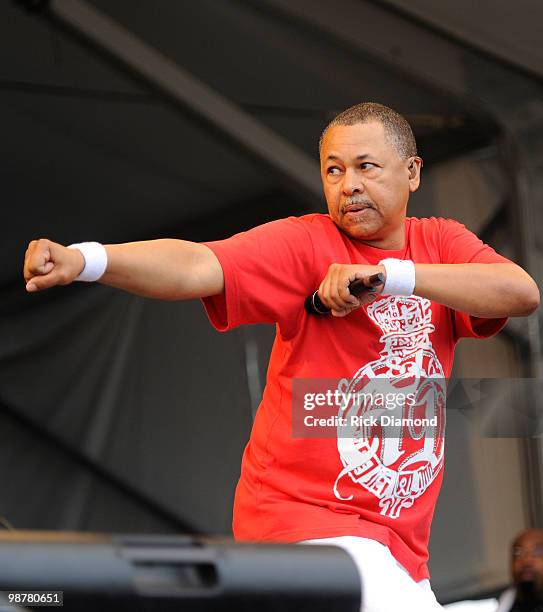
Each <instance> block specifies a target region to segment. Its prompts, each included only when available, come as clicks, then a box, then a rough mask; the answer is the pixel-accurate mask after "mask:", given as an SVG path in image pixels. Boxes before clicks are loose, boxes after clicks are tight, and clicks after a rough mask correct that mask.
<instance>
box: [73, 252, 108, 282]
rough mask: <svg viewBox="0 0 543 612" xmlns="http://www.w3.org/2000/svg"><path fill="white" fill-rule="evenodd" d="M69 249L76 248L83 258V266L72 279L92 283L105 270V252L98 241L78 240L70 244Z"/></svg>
mask: <svg viewBox="0 0 543 612" xmlns="http://www.w3.org/2000/svg"><path fill="white" fill-rule="evenodd" d="M68 248H69V249H78V250H79V251H81V253H82V255H83V259H84V260H85V267H84V268H83V270H82V271H81V273H80V274H79V276H77V277H76V278H75V279H74V280H76V281H85V282H87V283H92V282H94V281H97V280H98V279H99V278H100V277H101V276H102V275H103V274H104V272H105V271H106V268H107V252H106V248H105V247H104V245H103V244H100V243H99V242H79V243H77V244H70V246H69V247H68Z"/></svg>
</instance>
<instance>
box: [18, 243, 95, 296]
mask: <svg viewBox="0 0 543 612" xmlns="http://www.w3.org/2000/svg"><path fill="white" fill-rule="evenodd" d="M84 267H85V259H84V257H83V255H82V253H81V251H79V250H78V249H69V248H68V247H65V246H62V245H61V244H58V243H56V242H52V241H51V240H47V239H46V238H42V239H40V240H32V242H30V244H29V245H28V248H27V249H26V253H25V263H24V268H23V275H24V278H25V281H26V290H27V291H29V292H33V291H41V290H42V289H49V287H54V286H55V285H68V284H69V283H71V282H72V281H73V280H74V279H75V278H76V277H77V276H78V275H79V274H80V272H81V271H82V270H83V268H84Z"/></svg>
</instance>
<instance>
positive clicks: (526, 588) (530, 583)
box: [497, 529, 543, 612]
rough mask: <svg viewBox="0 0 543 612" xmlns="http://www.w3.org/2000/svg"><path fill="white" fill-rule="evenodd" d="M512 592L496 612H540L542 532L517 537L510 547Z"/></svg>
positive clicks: (542, 599)
mask: <svg viewBox="0 0 543 612" xmlns="http://www.w3.org/2000/svg"><path fill="white" fill-rule="evenodd" d="M511 575H512V577H513V588H511V589H508V590H507V591H505V592H504V593H503V594H502V596H501V597H500V602H499V607H498V611H497V612H543V529H528V530H526V531H523V532H522V533H520V534H519V535H518V536H517V537H516V538H515V540H514V541H513V545H512V546H511Z"/></svg>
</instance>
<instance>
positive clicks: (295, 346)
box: [203, 214, 510, 581]
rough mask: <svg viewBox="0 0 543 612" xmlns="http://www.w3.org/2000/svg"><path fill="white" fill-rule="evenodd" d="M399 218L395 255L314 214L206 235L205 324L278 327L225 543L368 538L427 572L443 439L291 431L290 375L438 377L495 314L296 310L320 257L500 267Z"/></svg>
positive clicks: (373, 307)
mask: <svg viewBox="0 0 543 612" xmlns="http://www.w3.org/2000/svg"><path fill="white" fill-rule="evenodd" d="M405 228H406V233H405V235H406V241H405V248H403V249H401V250H398V251H390V250H382V249H378V248H375V247H371V246H368V245H365V244H363V243H361V242H358V241H356V240H353V239H351V238H349V237H348V236H347V235H346V234H344V233H343V232H341V231H340V230H338V228H337V227H336V225H335V224H334V223H333V221H332V220H331V219H330V217H329V216H328V215H323V214H311V215H306V216H303V217H289V218H287V219H280V220H278V221H272V222H271V223H266V224H264V225H261V226H259V227H256V228H254V229H252V230H250V231H247V232H243V233H240V234H237V235H235V236H233V237H231V238H229V239H227V240H221V241H217V242H210V243H206V244H207V246H209V248H211V249H212V250H213V252H214V253H215V255H216V256H217V258H218V259H219V262H220V263H221V266H222V269H223V272H224V279H225V290H224V292H223V293H222V294H220V295H218V296H213V297H209V298H205V299H204V300H203V302H204V305H205V308H206V311H207V314H208V316H209V319H210V320H211V322H212V324H213V325H214V326H215V327H216V329H218V330H220V331H227V330H230V329H232V328H234V327H236V326H238V325H242V324H245V323H276V337H275V342H274V345H273V349H272V353H271V357H270V363H269V368H268V374H267V381H266V388H265V390H264V394H263V399H262V402H261V404H260V407H259V409H258V411H257V415H256V418H255V421H254V425H253V429H252V432H251V437H250V440H249V443H248V444H247V446H246V448H245V451H244V454H243V461H242V468H241V477H240V480H239V482H238V485H237V489H236V496H235V502H234V520H233V529H234V535H235V537H236V539H237V540H243V541H268V542H296V541H300V540H307V539H314V538H324V537H334V536H341V535H351V536H361V537H366V538H372V539H375V540H377V541H379V542H381V543H382V544H384V545H386V546H388V547H389V549H390V551H391V552H392V554H393V555H394V557H395V558H396V559H397V560H398V562H399V563H401V564H402V565H403V566H404V567H405V568H406V569H407V570H408V571H409V573H410V574H411V576H412V577H413V578H414V580H416V581H419V580H422V579H423V578H427V577H428V576H429V574H428V568H427V565H426V562H427V559H428V540H429V536H430V525H431V521H432V517H433V513H434V508H435V504H436V501H437V496H438V493H439V489H440V487H441V481H442V477H443V470H442V466H443V444H442V440H441V441H440V440H438V439H437V438H436V439H435V440H433V441H432V440H430V442H431V443H430V444H425V443H424V439H423V440H422V441H421V440H415V439H413V440H410V442H412V443H413V444H414V445H415V447H414V448H413V449H409V448H407V447H406V446H398V444H397V442H398V441H397V440H396V441H394V440H392V441H391V442H387V445H388V447H387V448H386V449H385V448H384V446H385V445H384V444H383V445H382V447H381V448H380V449H378V450H377V451H376V450H375V447H373V448H372V450H371V451H369V454H368V447H367V446H364V444H363V443H365V442H367V440H366V439H364V440H358V441H355V442H354V444H353V443H352V441H349V439H347V440H345V439H343V438H340V437H339V436H329V437H321V438H315V437H296V436H295V435H293V430H292V414H293V413H292V409H293V407H292V405H291V404H292V393H293V380H294V379H298V380H300V379H301V380H303V379H336V380H337V379H346V380H347V381H350V383H351V385H352V383H353V381H355V380H359V379H360V378H361V377H362V378H365V379H368V378H372V377H382V376H385V377H386V376H398V374H399V373H401V372H404V373H405V372H406V371H411V372H413V368H415V370H416V371H417V372H418V373H419V374H420V375H421V376H440V377H442V378H443V377H448V376H449V375H450V372H451V368H452V361H453V353H454V347H455V344H456V342H457V341H458V339H459V338H461V337H464V336H469V337H477V338H486V337H489V336H491V335H493V334H495V333H497V332H498V331H499V330H500V329H501V328H502V327H503V325H504V324H505V319H482V318H476V317H471V316H469V315H466V314H463V313H460V312H456V311H453V310H451V309H449V308H447V307H445V306H442V305H440V304H438V303H436V302H431V301H429V300H427V299H424V298H420V297H416V296H409V297H396V296H380V297H379V298H378V299H377V300H375V301H374V302H373V303H372V304H369V305H368V306H365V307H363V308H359V309H358V310H356V311H354V312H353V313H351V314H350V315H348V316H346V317H342V318H336V317H331V316H315V315H310V314H308V313H307V312H306V311H305V309H304V300H305V298H306V297H307V295H309V294H310V293H312V292H313V291H314V290H315V289H316V288H317V287H318V286H319V284H320V282H321V280H322V279H323V278H324V276H325V275H326V273H327V271H328V268H329V266H330V264H332V263H343V264H372V265H373V264H377V263H378V262H379V261H380V260H381V259H384V258H387V257H394V258H398V259H411V260H413V261H414V262H416V263H469V262H479V263H495V262H497V263H510V262H509V260H507V259H505V258H504V257H502V256H500V255H498V254H497V253H496V252H495V251H494V250H493V249H492V248H490V247H489V246H488V245H485V244H484V243H483V242H481V241H480V240H479V239H478V238H477V237H476V236H475V235H474V234H473V233H471V232H470V231H469V230H467V229H466V228H465V227H464V226H463V225H461V224H460V223H457V222H455V221H452V220H447V219H439V218H430V219H417V218H407V219H406V220H405ZM400 377H401V376H400ZM406 435H407V434H406V432H405V431H404V432H403V433H402V436H403V437H405V436H406ZM404 442H405V440H403V441H402V443H404ZM363 451H366V452H365V454H364V453H363ZM372 453H373V454H372ZM362 455H364V459H360V457H362ZM368 457H369V460H368Z"/></svg>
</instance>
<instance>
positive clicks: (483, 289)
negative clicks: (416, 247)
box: [414, 263, 539, 318]
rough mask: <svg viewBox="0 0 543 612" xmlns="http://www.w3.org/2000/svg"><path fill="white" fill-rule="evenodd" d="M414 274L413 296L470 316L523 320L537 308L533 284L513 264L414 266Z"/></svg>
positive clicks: (536, 297)
mask: <svg viewBox="0 0 543 612" xmlns="http://www.w3.org/2000/svg"><path fill="white" fill-rule="evenodd" d="M415 271H416V284H415V290H414V294H415V295H418V296H420V297H425V298H428V299H429V300H433V301H435V302H439V303H440V304H444V305H445V306H449V307H450V308H453V309H454V310H459V311H461V312H465V313H467V314H470V315H473V316H479V317H488V318H492V317H506V316H508V317H515V316H526V315H529V314H531V313H532V312H534V310H536V308H537V307H538V306H539V290H538V288H537V285H536V283H535V282H534V281H533V279H532V278H531V277H530V276H529V275H528V274H527V273H526V272H525V271H524V270H523V269H522V268H520V267H519V266H517V265H515V264H506V263H503V264H501V263H495V264H494V263H492V264H480V263H469V264H415Z"/></svg>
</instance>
